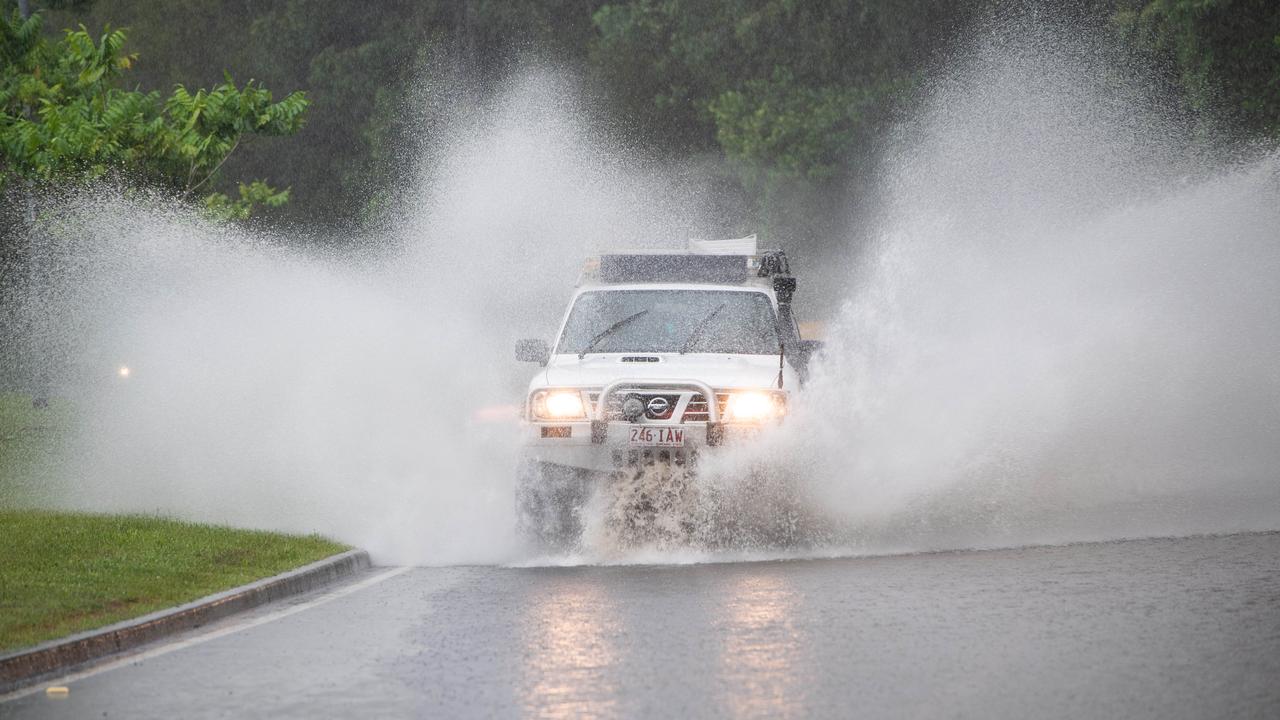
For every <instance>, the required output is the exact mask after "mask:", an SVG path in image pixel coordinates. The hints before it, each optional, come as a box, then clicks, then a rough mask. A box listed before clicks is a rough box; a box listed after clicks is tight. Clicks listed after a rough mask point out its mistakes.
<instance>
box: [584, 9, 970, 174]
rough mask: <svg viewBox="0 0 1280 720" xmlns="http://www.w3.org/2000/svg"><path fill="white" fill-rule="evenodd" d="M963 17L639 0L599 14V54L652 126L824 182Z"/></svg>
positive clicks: (853, 154)
mask: <svg viewBox="0 0 1280 720" xmlns="http://www.w3.org/2000/svg"><path fill="white" fill-rule="evenodd" d="M960 16H961V10H958V9H956V8H955V7H953V4H952V3H946V2H941V0H904V2H902V3H899V4H898V6H896V7H889V6H888V5H887V4H885V3H874V2H867V1H866V0H809V1H806V2H798V1H796V0H727V1H726V2H719V3H704V2H699V1H698V0H631V2H619V3H611V4H609V5H606V6H604V7H602V8H601V9H600V10H599V11H598V12H596V14H595V23H596V26H597V28H598V29H599V38H598V40H597V43H596V46H595V48H594V52H593V56H592V57H593V61H594V62H595V63H596V64H597V65H598V66H599V67H600V69H601V71H602V72H603V73H604V74H605V76H606V77H608V78H609V79H610V81H611V82H612V83H613V84H615V85H618V86H621V87H623V88H624V89H625V91H626V92H627V93H628V94H630V95H631V96H632V97H631V98H630V105H629V108H628V109H629V111H630V114H631V115H633V116H635V117H638V118H641V119H642V121H643V124H644V125H647V126H650V127H658V128H663V133H664V134H669V135H675V136H676V137H680V138H682V140H683V141H684V142H685V143H687V144H688V145H690V146H693V147H696V146H698V145H699V144H702V145H703V147H704V148H705V147H706V141H707V140H708V139H714V141H715V143H716V144H717V145H718V146H719V149H720V150H722V151H723V152H724V153H725V154H726V155H727V156H728V157H729V158H730V159H733V160H736V161H737V162H738V163H739V164H740V166H741V167H742V168H744V169H745V170H746V171H747V172H748V175H749V176H751V177H758V176H761V175H770V174H777V175H781V176H784V177H796V178H807V179H811V180H821V179H826V178H830V177H833V176H835V175H837V174H839V173H840V172H841V171H842V170H843V169H844V168H845V167H847V166H848V164H849V163H850V161H854V162H856V161H857V160H858V159H859V156H860V155H862V154H864V153H865V151H866V148H867V141H868V139H870V138H872V137H874V135H875V133H876V131H877V130H878V129H879V128H880V127H882V126H883V124H884V122H885V120H887V119H889V118H890V117H892V115H893V110H894V108H895V106H896V102H897V99H898V98H899V97H901V96H902V95H903V94H904V93H905V92H907V91H909V89H910V88H911V86H912V83H913V82H914V79H915V77H916V75H917V73H918V71H919V68H920V66H921V65H922V64H923V62H924V61H925V60H926V59H927V53H928V52H929V50H930V49H931V48H934V47H937V45H938V44H939V42H940V41H939V42H934V38H935V37H937V36H938V35H940V33H941V32H942V31H943V30H944V28H945V27H946V25H947V24H948V23H949V22H951V21H954V20H955V19H956V18H958V17H960ZM670 125H675V126H678V127H682V128H685V129H684V131H683V132H678V131H677V132H673V129H672V128H670V127H669V126H670ZM690 127H692V128H695V131H694V132H690V131H689V129H688V128H690Z"/></svg>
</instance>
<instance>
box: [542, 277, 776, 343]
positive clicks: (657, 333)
mask: <svg viewBox="0 0 1280 720" xmlns="http://www.w3.org/2000/svg"><path fill="white" fill-rule="evenodd" d="M775 318H776V316H775V315H774V312H773V303H772V302H770V300H769V296H767V295H765V294H764V293H759V292H751V291H745V292H744V291H733V290H595V291H590V292H585V293H583V294H581V295H579V296H578V300H577V302H575V303H574V304H573V310H572V311H571V312H570V313H569V321H568V322H567V323H566V324H565V326H564V332H563V333H562V334H561V335H560V343H559V344H558V345H557V346H556V352H557V353H566V354H567V353H588V352H593V353H609V352H693V353H732V354H742V355H776V354H777V353H778V351H779V346H778V330H777V324H776V319H775Z"/></svg>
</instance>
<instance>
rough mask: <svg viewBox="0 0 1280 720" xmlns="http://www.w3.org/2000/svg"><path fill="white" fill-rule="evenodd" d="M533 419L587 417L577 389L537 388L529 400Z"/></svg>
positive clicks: (576, 418)
mask: <svg viewBox="0 0 1280 720" xmlns="http://www.w3.org/2000/svg"><path fill="white" fill-rule="evenodd" d="M530 407H531V408H532V410H533V417H534V419H535V420H583V419H586V417H587V412H586V408H585V407H584V406H583V404H582V393H581V392H579V391H577V390H539V391H538V392H536V393H534V394H533V399H532V400H531V402H530Z"/></svg>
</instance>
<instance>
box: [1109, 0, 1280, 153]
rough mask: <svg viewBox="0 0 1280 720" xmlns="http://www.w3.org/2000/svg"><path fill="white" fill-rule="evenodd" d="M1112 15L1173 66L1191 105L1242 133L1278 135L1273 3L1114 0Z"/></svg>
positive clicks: (1279, 16)
mask: <svg viewBox="0 0 1280 720" xmlns="http://www.w3.org/2000/svg"><path fill="white" fill-rule="evenodd" d="M1114 20H1115V24H1116V25H1117V27H1118V28H1119V29H1120V30H1121V31H1122V33H1124V34H1125V35H1126V36H1128V37H1129V39H1130V40H1131V41H1132V42H1135V43H1137V44H1138V45H1139V46H1142V47H1145V48H1147V49H1149V50H1152V51H1154V52H1156V53H1157V54H1158V55H1159V59H1160V60H1161V61H1163V64H1164V65H1166V66H1167V67H1171V68H1173V70H1174V73H1175V74H1176V76H1177V77H1176V79H1177V82H1178V84H1179V85H1180V86H1181V88H1182V91H1183V92H1184V94H1185V95H1186V98H1187V100H1188V102H1189V104H1190V105H1191V106H1192V107H1194V108H1196V109H1200V110H1205V109H1210V110H1214V111H1217V112H1219V113H1222V114H1225V115H1226V116H1227V118H1228V119H1229V120H1231V121H1233V122H1234V123H1235V124H1236V125H1237V127H1238V129H1239V130H1240V131H1241V132H1242V133H1243V134H1246V135H1258V134H1262V135H1270V136H1272V137H1277V136H1280V3H1277V2H1275V0H1122V2H1121V3H1120V7H1119V9H1118V10H1117V12H1116V14H1115V17H1114Z"/></svg>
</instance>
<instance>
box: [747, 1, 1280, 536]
mask: <svg viewBox="0 0 1280 720" xmlns="http://www.w3.org/2000/svg"><path fill="white" fill-rule="evenodd" d="M1178 117H1179V116H1178V115H1177V114H1176V113H1171V112H1166V111H1165V110H1164V109H1163V108H1162V106H1161V102H1160V98H1159V96H1158V94H1156V93H1153V91H1151V90H1149V86H1148V85H1147V83H1146V82H1145V80H1144V78H1143V77H1142V76H1141V74H1140V73H1131V72H1130V71H1129V70H1128V69H1126V68H1124V67H1122V66H1121V65H1119V64H1118V63H1117V62H1116V59H1115V58H1113V57H1111V56H1110V55H1109V51H1108V49H1107V48H1106V47H1104V46H1102V45H1101V44H1098V43H1094V42H1090V41H1089V40H1088V39H1082V38H1078V37H1076V38H1073V37H1071V36H1064V35H1062V34H1060V33H1053V32H1047V31H1044V30H1041V29H1038V28H1035V27H1028V26H1027V25H1026V24H1023V23H1014V24H1011V25H1008V26H1003V27H997V28H995V29H994V30H993V31H992V32H991V34H990V35H989V36H987V37H986V38H985V39H984V40H983V41H982V42H980V43H979V44H977V45H976V46H975V47H974V48H972V49H971V51H970V52H969V53H967V54H966V55H965V56H964V57H961V58H958V59H957V60H956V61H955V63H954V64H953V65H952V66H951V69H950V71H949V72H948V73H947V74H946V75H945V76H943V77H941V78H940V79H939V80H938V81H936V82H935V84H934V85H933V86H932V87H931V88H930V92H929V95H928V100H927V102H926V104H925V105H924V107H922V108H921V110H920V112H919V113H918V114H917V115H916V117H915V118H914V120H913V121H912V122H911V123H909V124H908V125H906V126H904V127H903V128H900V131H899V133H898V136H897V137H896V139H895V142H894V145H893V147H892V148H891V150H890V151H889V152H888V153H887V166H886V170H885V184H884V187H885V197H884V200H883V202H882V204H881V206H882V216H881V217H880V218H878V228H879V230H878V231H877V233H876V234H875V238H876V240H875V243H874V245H873V247H872V248H871V249H870V250H869V251H868V252H867V253H866V255H865V256H864V259H863V262H861V263H860V264H859V265H858V266H857V267H855V268H851V269H850V272H849V274H848V283H849V295H848V300H847V301H846V302H845V303H844V305H843V307H842V308H841V310H840V312H839V315H838V320H837V322H836V323H835V324H834V327H833V330H832V334H831V337H830V338H829V341H830V347H829V349H828V352H827V357H826V361H825V362H824V363H823V364H821V365H820V366H819V367H818V368H817V376H816V377H815V379H814V381H813V382H812V383H811V384H810V385H809V386H808V387H807V388H806V390H805V393H804V397H803V399H802V401H801V402H799V403H797V405H796V408H797V411H796V413H795V415H794V416H793V417H792V418H790V419H789V422H788V423H787V428H786V429H785V431H784V432H783V433H782V434H780V435H779V436H777V437H774V438H771V441H770V442H769V444H768V446H767V447H763V448H761V449H759V450H758V451H757V452H756V453H754V455H755V457H751V456H747V457H739V458H735V459H734V460H733V461H731V462H730V463H729V467H728V468H726V470H725V471H724V473H725V474H726V475H727V476H728V477H734V476H741V475H742V473H743V472H744V468H746V467H749V465H750V463H751V462H755V461H772V462H782V463H786V462H787V461H788V459H790V458H803V459H804V460H803V461H800V462H799V463H797V464H798V466H800V467H802V468H803V470H802V472H801V476H802V477H803V478H804V480H803V483H802V484H803V485H805V487H804V490H805V491H806V492H807V493H808V494H809V497H810V498H811V502H813V503H814V504H815V505H816V506H817V507H819V508H821V509H822V510H823V511H824V512H825V513H827V514H828V515H829V516H833V518H834V519H835V520H836V521H837V524H838V526H839V527H840V528H841V530H840V537H839V538H838V540H837V543H836V544H837V545H840V546H842V547H844V548H845V549H848V550H856V551H864V552H891V551H901V550H908V551H910V550H923V549H932V548H956V547H989V546H1007V545H1020V544H1024V543H1037V542H1067V541H1079V540H1097V539H1114V538H1121V537H1135V536H1150V535H1176V534H1186V533H1215V532H1230V531H1238V530H1245V529H1254V530H1257V529H1275V528H1277V527H1280V470H1278V469H1277V468H1280V443H1278V442H1277V438H1280V370H1278V369H1277V368H1280V365H1278V364H1277V360H1280V324H1277V322H1276V309H1277V308H1280V244H1278V243H1277V242H1276V240H1277V234H1276V228H1278V227H1280V208H1278V207H1277V203H1276V200H1277V198H1278V197H1280V154H1277V153H1276V152H1275V151H1274V150H1273V149H1272V150H1268V149H1265V148H1262V149H1256V148H1255V149H1254V150H1253V151H1252V152H1251V153H1250V154H1247V155H1237V157H1236V158H1235V159H1233V160H1225V159H1223V158H1221V157H1206V156H1205V154H1204V153H1203V152H1197V151H1194V150H1193V148H1195V147H1203V143H1193V142H1192V140H1193V139H1194V138H1193V137H1192V136H1191V134H1190V133H1191V131H1190V130H1188V129H1187V127H1188V126H1187V125H1186V124H1185V123H1181V122H1178V120H1177V118H1178ZM1242 158H1247V159H1242ZM729 482H732V481H729Z"/></svg>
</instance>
